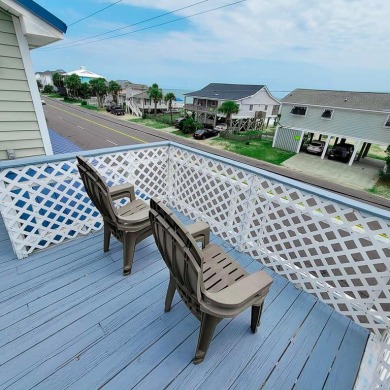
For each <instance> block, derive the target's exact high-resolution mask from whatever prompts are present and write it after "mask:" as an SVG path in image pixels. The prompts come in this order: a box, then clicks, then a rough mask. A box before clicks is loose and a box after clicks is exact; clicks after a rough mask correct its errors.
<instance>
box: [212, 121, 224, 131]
mask: <svg viewBox="0 0 390 390" xmlns="http://www.w3.org/2000/svg"><path fill="white" fill-rule="evenodd" d="M214 130H218V131H226V130H227V123H220V124H219V125H216V126H215V127H214Z"/></svg>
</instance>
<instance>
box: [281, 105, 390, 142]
mask: <svg viewBox="0 0 390 390" xmlns="http://www.w3.org/2000/svg"><path fill="white" fill-rule="evenodd" d="M292 108H293V105H292V104H288V103H283V105H282V111H281V114H282V115H281V119H280V124H281V125H282V126H284V127H293V128H297V129H305V130H307V131H310V132H316V133H323V134H330V135H335V136H343V137H344V138H358V139H361V140H363V141H369V142H371V143H377V144H390V128H384V123H385V121H386V118H387V117H388V115H389V112H388V113H386V112H384V113H374V112H363V111H354V110H341V109H337V108H335V109H334V112H333V117H332V119H330V120H329V119H323V118H321V115H322V113H323V111H324V109H325V108H327V107H310V106H308V107H307V111H306V116H297V115H291V114H290V111H291V109H292ZM389 109H390V107H389Z"/></svg>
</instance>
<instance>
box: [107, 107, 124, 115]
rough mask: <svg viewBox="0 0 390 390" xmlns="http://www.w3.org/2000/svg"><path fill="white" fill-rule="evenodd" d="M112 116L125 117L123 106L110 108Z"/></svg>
mask: <svg viewBox="0 0 390 390" xmlns="http://www.w3.org/2000/svg"><path fill="white" fill-rule="evenodd" d="M110 112H111V114H115V115H125V110H124V108H122V107H121V106H114V107H111V108H110Z"/></svg>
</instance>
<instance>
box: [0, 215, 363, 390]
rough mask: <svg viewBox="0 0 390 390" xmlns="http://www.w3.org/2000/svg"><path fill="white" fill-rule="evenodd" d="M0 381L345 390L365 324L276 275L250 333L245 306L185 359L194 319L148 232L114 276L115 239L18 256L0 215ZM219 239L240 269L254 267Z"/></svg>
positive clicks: (12, 384) (4, 384) (118, 255)
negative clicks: (170, 290) (125, 269)
mask: <svg viewBox="0 0 390 390" xmlns="http://www.w3.org/2000/svg"><path fill="white" fill-rule="evenodd" d="M0 224H1V225H0V388H1V389H5V388H7V389H8V388H11V389H29V388H33V387H35V388H39V389H50V390H53V389H57V388H67V387H70V388H74V389H95V388H99V387H102V386H103V387H104V388H107V389H122V388H139V389H148V390H149V389H162V388H165V387H168V388H174V389H194V388H198V387H199V388H202V389H227V388H238V389H241V388H242V389H259V388H261V387H263V388H266V389H290V388H293V387H294V388H296V389H311V390H312V389H321V388H325V389H343V390H347V389H351V388H352V387H353V384H354V381H355V378H356V375H357V371H358V369H359V364H360V361H361V358H362V354H363V352H364V348H365V344H366V341H367V336H368V333H367V332H366V331H365V330H363V328H361V327H359V326H358V325H356V324H354V323H353V322H351V321H349V320H348V319H347V318H345V317H343V316H341V315H340V314H338V313H336V312H335V311H334V310H332V309H331V308H329V307H328V306H326V305H325V304H322V303H321V302H319V301H317V300H316V299H314V298H313V297H312V296H310V295H309V294H307V293H305V292H303V291H300V290H297V289H296V288H295V287H294V286H293V285H292V284H290V283H289V282H287V281H286V280H285V279H284V278H282V277H279V276H278V275H273V277H274V284H273V286H272V288H271V292H270V294H269V296H268V298H267V300H266V302H265V309H264V312H263V317H262V322H261V325H260V328H259V330H258V332H257V334H255V335H253V334H252V333H251V332H250V329H249V324H250V311H248V312H245V313H243V315H241V316H239V317H237V318H235V319H234V320H224V321H222V322H221V323H220V324H219V327H218V328H217V331H216V334H215V337H214V340H213V341H212V343H211V346H210V349H209V352H208V355H207V357H206V360H205V361H204V363H202V364H201V365H199V366H194V365H193V364H192V363H191V359H192V357H193V355H194V352H195V347H196V342H197V337H198V325H199V324H198V322H197V320H196V319H195V318H194V317H193V316H192V315H190V314H189V312H188V310H187V309H186V308H185V306H184V305H183V304H182V303H181V302H180V300H179V298H178V297H177V296H176V297H175V301H174V303H175V306H174V307H173V308H172V311H171V312H170V313H164V311H163V307H164V298H165V291H166V288H167V282H168V271H167V269H166V267H165V265H164V262H163V261H162V259H161V257H160V254H159V252H158V251H157V248H156V246H155V244H154V241H153V238H152V237H150V238H148V239H147V240H145V241H143V242H142V243H141V244H139V245H138V247H137V252H136V255H135V262H134V266H133V274H132V275H131V276H129V277H123V276H122V272H121V267H122V262H121V260H122V252H121V247H120V245H119V244H118V243H117V242H116V241H115V240H112V245H111V249H110V251H109V252H108V253H106V254H105V253H103V251H102V235H101V234H95V235H90V236H88V237H85V238H80V239H77V240H73V241H72V242H68V243H66V244H62V245H58V246H56V247H53V248H51V249H48V250H45V251H43V252H40V253H36V254H34V255H32V256H31V257H29V258H28V259H25V260H17V259H16V258H15V256H14V255H13V253H12V248H11V245H10V243H9V241H8V236H7V233H6V232H5V229H4V225H3V222H2V221H1V219H0ZM214 242H217V243H220V244H223V245H225V249H226V250H227V251H229V253H230V255H232V256H233V257H235V258H236V259H237V260H238V261H239V262H240V263H241V264H242V265H243V266H245V267H246V268H247V270H248V271H250V272H253V271H256V270H258V269H260V268H261V265H260V264H259V263H257V262H256V261H253V259H251V258H250V257H248V256H246V255H243V254H240V253H239V252H237V251H235V250H234V249H232V248H230V247H228V246H227V245H226V244H224V243H223V242H222V240H220V239H218V238H216V237H214Z"/></svg>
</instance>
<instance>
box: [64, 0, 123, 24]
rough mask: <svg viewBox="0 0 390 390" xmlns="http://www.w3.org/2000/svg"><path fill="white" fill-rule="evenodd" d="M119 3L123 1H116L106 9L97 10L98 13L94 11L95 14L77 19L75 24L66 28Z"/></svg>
mask: <svg viewBox="0 0 390 390" xmlns="http://www.w3.org/2000/svg"><path fill="white" fill-rule="evenodd" d="M121 1H123V0H118V1H116V2H115V3H112V4H110V5H108V6H107V7H104V8H102V9H99V10H98V11H96V12H94V13H92V14H90V15H87V16H85V17H84V18H81V19H79V20H76V21H75V22H73V23H71V24H68V27H70V26H73V25H74V24H76V23H79V22H81V21H82V20H85V19H88V18H90V17H91V16H93V15H96V14H98V13H99V12H102V11H104V10H105V9H107V8H110V7H112V6H113V5H115V4H118V3H120V2H121Z"/></svg>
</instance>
